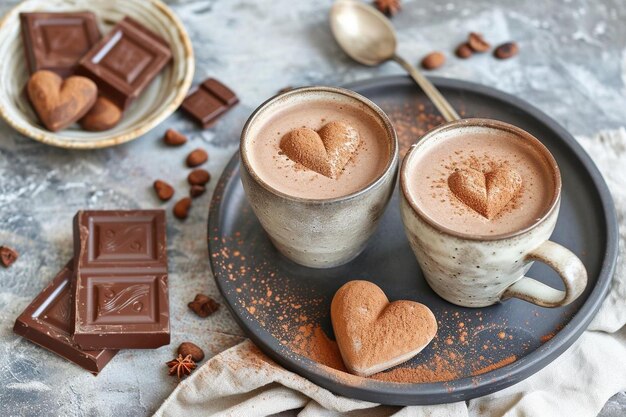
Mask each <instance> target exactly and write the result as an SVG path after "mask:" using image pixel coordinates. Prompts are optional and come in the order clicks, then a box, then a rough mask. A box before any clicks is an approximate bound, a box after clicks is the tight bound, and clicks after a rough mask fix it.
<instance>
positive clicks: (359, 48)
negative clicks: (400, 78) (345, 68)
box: [330, 0, 397, 66]
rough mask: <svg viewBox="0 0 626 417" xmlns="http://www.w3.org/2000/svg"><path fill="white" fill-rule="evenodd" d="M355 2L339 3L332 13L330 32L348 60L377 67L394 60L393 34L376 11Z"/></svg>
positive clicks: (386, 20)
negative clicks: (348, 57)
mask: <svg viewBox="0 0 626 417" xmlns="http://www.w3.org/2000/svg"><path fill="white" fill-rule="evenodd" d="M363 6H365V5H364V4H363V3H361V2H357V1H344V0H342V1H338V2H336V3H335V4H334V5H333V7H332V9H331V19H330V28H331V30H332V32H333V36H334V37H335V39H336V40H337V43H338V44H339V46H341V49H343V50H344V51H345V52H346V54H348V56H350V58H352V59H354V60H355V61H357V62H359V63H361V64H363V65H368V66H376V65H380V64H381V63H383V62H385V61H388V60H390V59H392V58H393V56H394V54H395V53H396V44H397V40H396V33H395V31H394V29H393V26H391V23H389V20H388V19H386V18H385V16H384V15H382V14H381V13H380V12H379V11H378V10H376V9H374V8H373V7H363Z"/></svg>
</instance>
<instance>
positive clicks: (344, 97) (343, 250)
mask: <svg viewBox="0 0 626 417" xmlns="http://www.w3.org/2000/svg"><path fill="white" fill-rule="evenodd" d="M327 97H328V98H330V97H332V98H333V99H334V100H340V101H345V102H346V103H360V104H365V108H366V109H367V111H369V112H370V114H371V115H372V116H374V118H375V119H376V120H378V121H379V122H380V124H381V126H382V127H384V130H385V132H386V133H387V135H386V136H387V137H386V139H387V140H388V143H389V162H388V163H387V165H386V167H385V169H384V171H383V173H382V174H381V175H380V176H379V177H378V178H376V179H375V180H374V181H373V182H371V183H370V184H369V185H367V186H366V187H365V188H363V189H361V190H359V191H357V192H355V193H352V194H349V195H346V196H342V197H337V198H329V199H307V198H298V197H294V196H290V195H287V194H284V193H282V192H280V191H278V190H276V189H274V188H272V187H271V186H270V185H268V184H267V183H266V182H264V181H263V179H262V178H260V177H259V176H258V175H257V174H256V173H255V172H254V170H253V168H252V167H251V164H250V161H249V159H248V157H247V152H248V149H247V146H246V137H247V136H248V135H254V134H255V132H256V128H257V126H259V125H261V124H262V122H263V120H266V118H268V117H271V115H272V114H273V109H274V108H275V106H277V105H278V104H280V102H281V101H282V100H294V99H295V100H294V101H297V102H301V101H306V100H320V99H324V98H327ZM397 142H398V140H397V138H396V133H395V130H394V128H393V126H392V125H391V122H390V121H389V119H388V117H387V116H386V115H385V113H383V111H382V110H381V109H380V108H378V106H376V105H375V104H374V103H372V102H371V101H370V100H368V99H366V98H365V97H363V96H361V95H359V94H357V93H355V92H353V91H349V90H345V89H342V88H331V87H306V88H299V89H295V90H292V91H289V92H287V93H284V94H282V95H279V96H276V97H274V98H272V99H270V100H268V101H267V102H265V103H263V104H262V105H261V106H260V107H259V108H258V109H257V110H256V111H255V112H254V113H253V114H252V115H251V116H250V118H249V119H248V122H247V123H246V125H245V126H244V129H243V132H242V134H241V148H240V154H241V160H242V166H243V169H242V171H241V180H242V182H243V187H244V189H245V191H246V195H247V197H248V200H249V201H250V205H251V206H252V209H253V210H254V213H255V214H256V216H257V217H258V219H259V221H260V222H261V225H262V226H263V228H264V229H265V231H266V232H267V234H268V235H269V237H270V239H271V240H272V242H273V243H274V245H275V246H276V248H277V249H278V250H279V251H280V252H281V253H282V254H283V255H285V256H286V257H287V258H289V259H291V260H292V261H294V262H296V263H298V264H301V265H304V266H309V267H313V268H330V267H334V266H338V265H342V264H344V263H346V262H348V261H350V260H352V259H353V258H355V257H356V256H357V255H358V254H359V253H361V251H362V250H363V248H364V247H365V244H366V243H367V240H368V239H369V237H370V236H371V235H372V233H373V232H374V230H375V229H376V225H377V224H378V221H379V219H380V217H381V216H382V214H383V212H384V210H385V207H386V206H387V203H388V202H389V199H390V197H391V194H392V193H393V189H394V186H395V182H396V173H397V169H398V143H397Z"/></svg>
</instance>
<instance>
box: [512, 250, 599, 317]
mask: <svg viewBox="0 0 626 417" xmlns="http://www.w3.org/2000/svg"><path fill="white" fill-rule="evenodd" d="M525 260H527V261H539V262H542V263H544V264H546V265H548V266H549V267H550V268H552V269H554V270H555V271H556V272H557V273H558V274H559V275H560V276H561V279H562V280H563V283H564V284H565V291H560V290H557V289H554V288H552V287H550V286H548V285H546V284H544V283H542V282H539V281H537V280H536V279H533V278H529V277H523V278H522V279H520V280H519V281H516V282H514V283H513V284H511V285H510V286H509V287H508V288H507V289H506V290H505V291H504V293H503V294H502V296H501V299H502V300H506V299H508V298H512V297H515V298H520V299H522V300H524V301H528V302H529V303H533V304H537V305H538V306H541V307H560V306H564V305H567V304H569V303H571V302H572V301H574V300H575V299H576V298H578V296H580V294H582V292H583V291H584V290H585V287H586V286H587V271H586V270H585V266H584V265H583V263H582V262H581V260H580V259H578V257H577V256H576V255H574V253H572V251H570V250H569V249H567V248H564V247H563V246H561V245H559V244H557V243H554V242H552V241H549V240H547V241H545V242H543V243H542V244H541V245H539V246H538V247H537V248H535V249H533V250H532V251H530V252H529V253H528V255H526V258H525Z"/></svg>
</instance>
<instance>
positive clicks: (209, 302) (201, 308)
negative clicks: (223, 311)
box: [187, 294, 220, 318]
mask: <svg viewBox="0 0 626 417" xmlns="http://www.w3.org/2000/svg"><path fill="white" fill-rule="evenodd" d="M187 305H188V306H189V308H190V309H191V311H193V312H194V313H196V314H197V315H198V316H200V317H202V318H205V317H209V316H210V315H211V314H213V313H215V312H216V311H217V309H218V308H220V304H219V303H218V302H217V301H215V300H214V299H212V298H211V297H209V296H208V295H204V294H196V298H194V300H193V301H192V302H190V303H189V304H187Z"/></svg>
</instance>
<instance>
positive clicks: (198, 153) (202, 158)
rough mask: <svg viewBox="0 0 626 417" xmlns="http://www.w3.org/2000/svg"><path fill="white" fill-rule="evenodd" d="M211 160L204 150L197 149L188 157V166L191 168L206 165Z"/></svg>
mask: <svg viewBox="0 0 626 417" xmlns="http://www.w3.org/2000/svg"><path fill="white" fill-rule="evenodd" d="M208 159H209V155H208V154H207V153H206V151H205V150H204V149H200V148H198V149H195V150H193V151H191V153H190V154H189V155H187V166H188V167H190V168H193V167H197V166H198V165H202V164H204V163H205V162H206V161H207V160H208Z"/></svg>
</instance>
